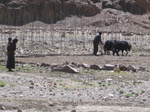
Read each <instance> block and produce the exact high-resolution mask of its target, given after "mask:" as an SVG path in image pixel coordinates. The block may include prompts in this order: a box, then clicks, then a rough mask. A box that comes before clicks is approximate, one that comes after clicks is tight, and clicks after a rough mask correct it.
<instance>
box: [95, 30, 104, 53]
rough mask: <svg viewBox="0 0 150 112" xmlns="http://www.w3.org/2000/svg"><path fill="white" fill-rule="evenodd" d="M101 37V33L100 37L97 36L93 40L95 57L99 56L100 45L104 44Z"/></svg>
mask: <svg viewBox="0 0 150 112" xmlns="http://www.w3.org/2000/svg"><path fill="white" fill-rule="evenodd" d="M101 35H102V32H99V35H97V36H95V38H94V40H93V55H97V52H98V45H99V44H102V41H101Z"/></svg>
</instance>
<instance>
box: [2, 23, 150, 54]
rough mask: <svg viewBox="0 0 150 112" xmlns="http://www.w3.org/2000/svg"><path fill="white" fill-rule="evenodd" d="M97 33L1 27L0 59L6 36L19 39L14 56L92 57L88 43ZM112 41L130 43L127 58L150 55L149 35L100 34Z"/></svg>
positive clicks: (46, 28)
mask: <svg viewBox="0 0 150 112" xmlns="http://www.w3.org/2000/svg"><path fill="white" fill-rule="evenodd" d="M110 29H111V28H110ZM98 31H99V29H98V28H95V30H93V31H92V30H90V28H88V27H83V28H78V29H71V28H68V29H58V28H55V27H54V26H42V25H33V24H31V25H27V26H20V27H14V26H5V25H1V27H0V57H5V56H6V44H7V39H8V37H12V38H15V37H17V38H18V39H19V42H18V46H17V47H18V49H17V53H16V55H17V56H28V55H88V54H92V50H93V44H92V40H93V38H94V36H95V35H96V33H97V32H98ZM102 31H103V30H102ZM103 32H105V31H103ZM130 34H132V35H130ZM113 39H116V40H127V41H128V42H129V43H131V44H132V52H131V53H130V54H131V55H150V34H142V33H141V32H138V33H137V34H134V33H132V32H129V33H124V32H122V31H120V32H115V29H114V30H112V33H111V32H105V33H103V34H102V41H103V42H105V41H106V40H113Z"/></svg>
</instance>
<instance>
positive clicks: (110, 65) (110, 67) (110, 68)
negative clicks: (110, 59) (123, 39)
mask: <svg viewBox="0 0 150 112" xmlns="http://www.w3.org/2000/svg"><path fill="white" fill-rule="evenodd" d="M114 67H115V65H112V64H106V65H104V67H103V69H104V70H114Z"/></svg>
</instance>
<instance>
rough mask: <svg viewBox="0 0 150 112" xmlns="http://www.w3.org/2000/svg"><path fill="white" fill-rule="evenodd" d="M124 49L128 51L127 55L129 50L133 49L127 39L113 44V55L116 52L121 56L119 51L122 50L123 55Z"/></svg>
mask: <svg viewBox="0 0 150 112" xmlns="http://www.w3.org/2000/svg"><path fill="white" fill-rule="evenodd" d="M124 50H125V51H126V55H127V54H128V51H130V50H131V45H130V44H129V43H128V42H127V41H115V42H114V43H113V46H112V51H113V55H115V53H116V54H117V55H118V56H119V51H122V55H123V52H124Z"/></svg>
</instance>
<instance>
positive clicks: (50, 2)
mask: <svg viewBox="0 0 150 112" xmlns="http://www.w3.org/2000/svg"><path fill="white" fill-rule="evenodd" d="M107 8H112V9H116V10H121V11H123V12H130V13H132V14H138V15H139V14H140V15H143V14H145V13H148V12H150V0H0V15H1V16H0V24H7V25H24V24H27V23H30V22H33V21H41V22H44V23H48V24H49V23H56V22H57V21H59V20H63V19H64V18H65V17H70V16H72V15H76V16H78V17H82V16H94V15H97V14H99V13H100V12H101V11H102V10H103V9H107Z"/></svg>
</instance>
